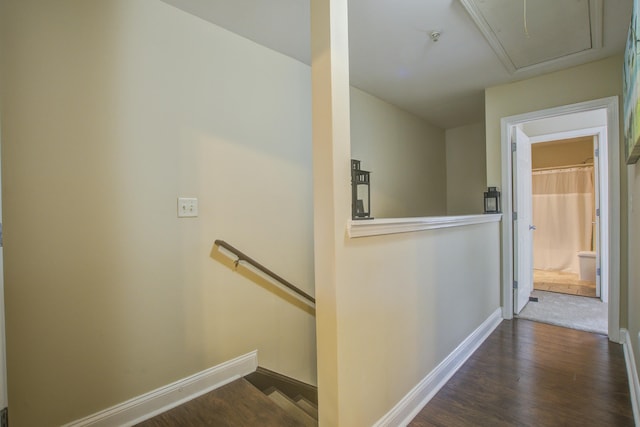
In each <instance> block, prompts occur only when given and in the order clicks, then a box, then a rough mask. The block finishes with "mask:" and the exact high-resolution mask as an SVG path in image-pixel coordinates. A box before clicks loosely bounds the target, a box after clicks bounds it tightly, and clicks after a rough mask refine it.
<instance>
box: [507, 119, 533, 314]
mask: <svg viewBox="0 0 640 427" xmlns="http://www.w3.org/2000/svg"><path fill="white" fill-rule="evenodd" d="M512 129H513V131H512V132H513V133H512V139H511V141H512V147H513V148H512V152H513V181H514V182H513V190H514V193H515V194H514V195H513V200H514V208H513V209H514V215H513V218H514V222H513V257H514V259H513V266H514V272H513V273H514V284H513V287H514V289H513V297H514V301H513V309H514V313H516V314H518V313H520V312H521V311H522V309H523V308H524V306H525V305H527V303H528V302H529V296H530V295H531V292H533V235H532V233H533V230H535V227H534V226H533V224H531V220H532V216H533V215H532V208H531V199H532V190H531V142H530V141H529V137H528V136H527V135H526V134H525V133H524V132H523V131H522V130H521V129H520V128H519V127H518V126H514V127H513V128H512Z"/></svg>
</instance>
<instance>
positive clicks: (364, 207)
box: [351, 159, 373, 219]
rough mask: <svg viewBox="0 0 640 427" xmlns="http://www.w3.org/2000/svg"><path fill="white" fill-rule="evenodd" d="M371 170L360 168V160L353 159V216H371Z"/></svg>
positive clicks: (357, 217) (361, 217) (364, 217)
mask: <svg viewBox="0 0 640 427" xmlns="http://www.w3.org/2000/svg"><path fill="white" fill-rule="evenodd" d="M369 175H370V172H368V171H363V170H361V169H360V160H353V159H351V218H352V219H373V218H371V187H370V184H371V181H370V179H369Z"/></svg>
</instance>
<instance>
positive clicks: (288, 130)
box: [0, 0, 316, 426]
mask: <svg viewBox="0 0 640 427" xmlns="http://www.w3.org/2000/svg"><path fill="white" fill-rule="evenodd" d="M0 19H1V21H0V31H1V33H0V43H2V46H1V48H2V61H3V62H2V67H1V71H2V97H1V102H2V110H1V111H2V118H1V121H2V144H3V147H2V149H3V153H2V169H3V197H4V202H5V203H4V207H5V209H4V212H3V214H4V218H5V268H6V271H5V273H6V276H5V277H6V293H5V295H6V307H7V313H6V315H7V349H8V371H9V372H8V376H9V396H10V405H11V423H12V425H16V426H45V425H60V424H63V423H65V422H68V421H72V420H75V419H78V418H81V417H83V416H85V415H88V414H91V413H94V412H96V411H98V410H102V409H104V408H106V407H109V406H111V405H114V404H117V403H120V402H123V401H125V400H127V399H129V398H131V397H134V396H137V395H139V394H142V393H144V392H148V391H150V390H152V389H155V388H156V387H159V386H163V385H166V384H168V383H171V382H173V381H175V380H177V379H180V378H184V377H186V376H188V375H190V374H193V373H195V372H198V371H201V370H203V369H205V368H208V367H211V366H214V365H216V364H219V363H221V362H223V361H226V360H229V359H231V358H233V357H236V356H238V355H240V354H245V353H247V352H248V351H251V350H253V349H256V348H257V349H258V351H259V363H260V365H263V366H265V367H267V368H270V369H273V370H276V371H279V372H282V373H284V374H286V375H290V376H293V377H295V378H299V379H300V380H303V381H307V382H311V383H315V381H316V372H315V365H316V360H315V358H316V346H315V333H314V331H315V319H314V317H313V316H312V315H310V314H309V313H307V312H306V311H304V310H300V309H299V308H298V307H297V306H295V305H292V304H290V303H288V302H286V301H283V300H282V299H281V298H279V297H278V296H276V295H274V294H273V293H272V292H270V291H269V290H268V289H265V288H263V287H261V286H259V285H258V284H255V283H252V282H251V281H249V280H247V279H245V278H244V277H242V276H241V275H240V274H238V273H234V272H233V271H232V270H231V269H229V268H228V267H227V266H225V265H223V264H222V263H220V262H219V261H217V260H215V259H212V258H211V257H210V251H211V249H212V246H213V242H214V240H215V239H224V240H226V241H228V242H229V243H231V244H233V245H236V246H237V247H238V248H239V249H241V250H242V251H245V252H246V253H247V254H249V255H250V256H252V257H254V258H255V259H257V260H258V261H261V262H263V263H264V264H265V265H266V266H268V267H269V268H271V269H272V270H274V271H275V272H277V273H278V274H280V275H282V276H283V277H285V278H287V279H288V280H290V281H291V282H293V283H295V284H296V285H298V286H300V287H302V288H303V289H304V290H305V291H307V292H308V293H311V294H313V293H314V285H313V283H314V280H313V246H312V230H313V227H312V194H311V193H312V177H311V163H312V159H311V94H310V73H309V67H308V66H306V65H304V64H301V63H299V62H297V61H294V60H292V59H290V58H287V57H284V56H282V55H280V54H277V53H275V52H273V51H270V50H268V49H265V48H263V47H260V46H258V45H256V44H255V43H252V42H250V41H248V40H246V39H243V38H240V37H237V36H235V35H233V34H231V33H229V32H227V31H224V30H222V29H220V28H217V27H215V26H213V25H211V24H210V23H207V22H204V21H202V20H200V19H198V18H195V17H193V16H191V15H188V14H186V13H183V12H181V11H179V10H177V9H175V8H173V7H171V6H169V5H167V4H165V3H163V2H159V1H155V0H138V1H135V2H131V1H128V0H113V1H108V2H78V1H72V0H61V1H56V2H42V1H36V0H15V1H13V0H8V1H3V2H2V3H0ZM178 196H193V197H198V198H199V201H200V215H199V217H198V218H195V219H178V218H177V217H176V198H177V197H178Z"/></svg>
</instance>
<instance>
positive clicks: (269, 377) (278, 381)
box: [245, 367, 318, 427]
mask: <svg viewBox="0 0 640 427" xmlns="http://www.w3.org/2000/svg"><path fill="white" fill-rule="evenodd" d="M245 379H246V380H247V381H249V382H250V383H251V384H253V385H254V386H255V387H256V388H257V389H258V390H260V391H262V392H263V393H264V394H265V395H266V396H268V397H269V398H270V399H271V400H272V401H273V402H274V403H275V404H276V405H278V406H279V407H280V408H281V409H283V410H284V411H286V412H287V414H288V415H290V416H291V417H292V418H293V419H295V420H296V421H297V422H298V423H299V425H301V426H305V427H312V426H317V425H318V390H317V388H316V387H314V386H311V385H309V384H306V383H303V382H301V381H297V380H294V379H293V378H289V377H286V376H284V375H281V374H278V373H277V372H273V371H269V370H268V369H264V368H260V367H259V368H258V369H257V370H256V372H253V373H252V374H249V375H247V376H246V377H245Z"/></svg>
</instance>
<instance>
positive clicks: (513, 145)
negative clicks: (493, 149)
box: [511, 142, 517, 153]
mask: <svg viewBox="0 0 640 427" xmlns="http://www.w3.org/2000/svg"><path fill="white" fill-rule="evenodd" d="M516 149H517V145H516V143H515V142H512V143H511V152H512V153H515V152H516Z"/></svg>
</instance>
